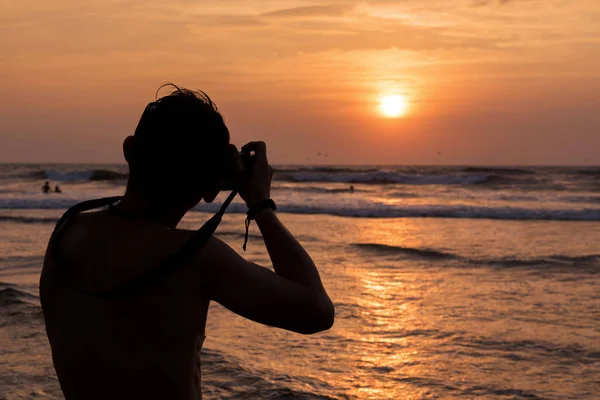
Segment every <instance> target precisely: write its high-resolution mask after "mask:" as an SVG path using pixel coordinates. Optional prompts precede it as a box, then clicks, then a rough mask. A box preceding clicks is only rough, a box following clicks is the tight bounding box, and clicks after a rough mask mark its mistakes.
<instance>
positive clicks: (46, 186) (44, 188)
mask: <svg viewBox="0 0 600 400" xmlns="http://www.w3.org/2000/svg"><path fill="white" fill-rule="evenodd" d="M42 193H45V194H48V193H50V182H48V181H46V183H44V186H42Z"/></svg>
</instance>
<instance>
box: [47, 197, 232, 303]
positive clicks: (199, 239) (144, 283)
mask: <svg viewBox="0 0 600 400" xmlns="http://www.w3.org/2000/svg"><path fill="white" fill-rule="evenodd" d="M236 195H237V191H232V192H231V193H230V194H229V196H228V197H227V199H226V200H225V201H224V202H223V205H222V206H221V209H220V210H219V212H218V213H216V214H215V215H214V216H213V217H212V218H211V219H209V220H208V221H207V222H206V223H205V224H204V225H202V227H200V229H198V230H197V231H196V232H195V233H194V234H193V235H192V236H191V237H190V238H189V239H188V240H187V242H186V243H185V244H184V245H183V246H182V247H181V248H179V250H177V251H176V252H175V254H173V255H172V256H171V257H170V258H169V259H168V260H167V261H166V262H164V263H162V264H160V265H159V266H158V267H156V268H154V269H153V270H152V271H150V272H149V273H147V274H145V275H143V276H142V277H140V278H138V279H136V280H135V281H133V282H129V283H126V284H123V285H121V286H119V287H117V288H114V289H110V290H103V291H94V292H91V291H88V290H86V289H84V288H83V287H81V286H80V285H78V284H76V283H75V282H74V281H73V280H72V279H71V277H70V276H69V274H68V273H67V271H65V270H64V269H63V267H64V266H63V265H62V262H61V257H60V252H59V251H57V250H58V249H57V242H58V238H59V237H60V235H61V233H62V232H64V227H65V226H67V224H68V223H69V220H70V218H71V217H72V216H74V215H75V214H79V213H81V212H84V211H89V210H92V209H94V208H100V207H106V206H109V205H112V204H114V203H116V202H117V201H119V200H121V199H122V198H123V197H122V196H116V197H106V198H102V199H94V200H88V201H84V202H82V203H79V204H76V205H74V206H73V207H71V208H69V209H68V210H67V212H65V214H64V215H63V216H62V218H61V219H60V220H59V221H58V223H57V224H56V227H55V228H54V232H53V233H52V239H51V243H50V254H51V256H52V259H53V261H54V265H55V266H56V268H57V270H58V272H59V274H60V275H61V276H62V277H63V279H64V280H65V281H66V282H67V283H68V284H69V286H71V288H73V289H74V290H76V291H78V292H80V293H83V294H86V295H88V296H92V297H98V298H115V297H125V296H132V295H135V294H137V293H139V292H140V291H142V290H144V289H147V288H148V287H150V286H152V285H154V284H156V283H158V282H159V281H161V280H163V279H164V278H166V277H167V276H168V275H170V274H172V273H173V272H175V271H176V270H177V269H178V268H180V267H181V266H183V265H185V262H186V261H187V260H188V259H189V258H190V257H191V256H193V255H194V254H196V253H197V252H198V251H199V250H201V249H202V248H203V247H204V246H205V245H206V243H207V242H208V240H209V239H210V238H211V237H212V235H213V234H214V232H215V231H216V230H217V227H218V226H219V223H220V222H221V219H222V217H223V214H225V211H226V210H227V207H228V206H229V204H230V203H231V202H232V201H233V199H234V198H235V196H236ZM61 228H63V230H62V231H61Z"/></svg>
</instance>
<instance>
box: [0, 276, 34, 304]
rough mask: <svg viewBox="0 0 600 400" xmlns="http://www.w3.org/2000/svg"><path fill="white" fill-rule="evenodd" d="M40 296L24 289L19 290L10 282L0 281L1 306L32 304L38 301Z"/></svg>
mask: <svg viewBox="0 0 600 400" xmlns="http://www.w3.org/2000/svg"><path fill="white" fill-rule="evenodd" d="M38 300H39V299H38V297H37V296H34V295H32V294H30V293H27V292H25V291H23V290H19V289H17V288H16V287H15V285H12V284H10V283H3V282H0V306H7V305H12V304H32V303H34V304H35V303H36V302H37V301H38Z"/></svg>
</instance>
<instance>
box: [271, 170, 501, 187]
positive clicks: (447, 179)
mask: <svg viewBox="0 0 600 400" xmlns="http://www.w3.org/2000/svg"><path fill="white" fill-rule="evenodd" d="M273 179H274V180H278V181H286V182H329V183H333V182H335V183H347V184H352V183H354V184H357V183H361V184H402V185H475V184H481V183H484V182H487V181H488V180H489V179H490V175H488V174H408V173H398V172H393V171H373V172H357V171H353V172H346V173H335V174H333V173H322V172H315V171H303V172H288V171H285V172H281V173H278V174H275V175H274V176H273Z"/></svg>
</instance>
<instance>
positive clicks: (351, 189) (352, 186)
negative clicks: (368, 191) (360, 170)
mask: <svg viewBox="0 0 600 400" xmlns="http://www.w3.org/2000/svg"><path fill="white" fill-rule="evenodd" d="M350 193H354V185H350Z"/></svg>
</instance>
